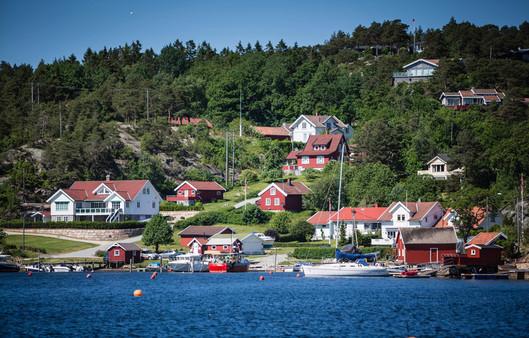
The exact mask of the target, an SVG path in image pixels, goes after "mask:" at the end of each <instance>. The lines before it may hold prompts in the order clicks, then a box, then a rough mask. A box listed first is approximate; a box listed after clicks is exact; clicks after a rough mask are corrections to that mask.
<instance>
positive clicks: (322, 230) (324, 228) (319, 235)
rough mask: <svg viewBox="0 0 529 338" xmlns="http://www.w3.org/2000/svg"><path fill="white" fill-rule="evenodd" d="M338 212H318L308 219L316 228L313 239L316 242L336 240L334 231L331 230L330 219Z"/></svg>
mask: <svg viewBox="0 0 529 338" xmlns="http://www.w3.org/2000/svg"><path fill="white" fill-rule="evenodd" d="M335 213H336V211H318V212H317V213H315V214H314V215H312V216H310V218H309V219H307V222H309V223H310V224H312V226H313V227H314V235H313V236H312V239H313V240H315V241H319V240H324V239H329V238H331V239H332V238H334V229H331V227H330V224H329V219H330V218H331V216H332V215H334V214H335Z"/></svg>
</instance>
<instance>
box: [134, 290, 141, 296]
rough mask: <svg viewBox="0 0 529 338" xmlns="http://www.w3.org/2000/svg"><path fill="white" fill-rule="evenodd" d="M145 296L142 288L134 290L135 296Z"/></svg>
mask: <svg viewBox="0 0 529 338" xmlns="http://www.w3.org/2000/svg"><path fill="white" fill-rule="evenodd" d="M141 296H143V292H141V290H139V289H138V290H134V297H141Z"/></svg>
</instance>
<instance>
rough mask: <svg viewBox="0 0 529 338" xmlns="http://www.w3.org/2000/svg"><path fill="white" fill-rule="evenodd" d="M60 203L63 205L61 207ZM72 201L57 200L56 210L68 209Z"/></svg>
mask: <svg viewBox="0 0 529 338" xmlns="http://www.w3.org/2000/svg"><path fill="white" fill-rule="evenodd" d="M59 205H60V206H61V207H60V208H59ZM69 205H70V202H55V211H67V210H68V207H69Z"/></svg>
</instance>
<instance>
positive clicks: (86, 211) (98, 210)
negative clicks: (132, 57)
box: [75, 208, 113, 215]
mask: <svg viewBox="0 0 529 338" xmlns="http://www.w3.org/2000/svg"><path fill="white" fill-rule="evenodd" d="M112 210H113V209H109V208H75V213H76V214H99V215H105V214H110V213H111V212H112Z"/></svg>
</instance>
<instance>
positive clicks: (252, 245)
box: [241, 235, 264, 255]
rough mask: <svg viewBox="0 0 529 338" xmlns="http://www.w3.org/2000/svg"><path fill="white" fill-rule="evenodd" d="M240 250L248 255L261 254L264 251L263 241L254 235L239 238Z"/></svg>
mask: <svg viewBox="0 0 529 338" xmlns="http://www.w3.org/2000/svg"><path fill="white" fill-rule="evenodd" d="M241 242H242V251H243V252H244V253H245V254H248V255H262V254H263V253H264V249H263V241H262V240H261V239H260V238H259V237H257V236H255V235H250V236H248V237H246V238H243V239H241Z"/></svg>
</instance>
